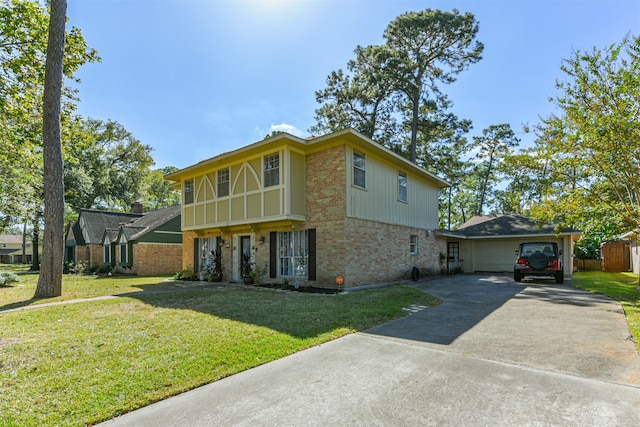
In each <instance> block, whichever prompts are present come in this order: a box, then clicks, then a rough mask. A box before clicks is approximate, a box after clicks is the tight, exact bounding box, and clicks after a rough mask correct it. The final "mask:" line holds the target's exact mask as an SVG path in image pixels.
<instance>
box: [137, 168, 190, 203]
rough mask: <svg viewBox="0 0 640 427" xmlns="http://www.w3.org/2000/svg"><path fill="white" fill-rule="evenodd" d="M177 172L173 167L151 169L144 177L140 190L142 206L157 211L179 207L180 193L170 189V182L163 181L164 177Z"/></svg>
mask: <svg viewBox="0 0 640 427" xmlns="http://www.w3.org/2000/svg"><path fill="white" fill-rule="evenodd" d="M177 170H178V168H176V167H175V166H167V167H165V168H162V169H153V170H151V171H150V172H149V173H148V174H147V175H146V176H145V177H144V180H143V183H142V188H141V192H142V205H143V206H145V207H146V208H147V209H149V210H157V209H162V208H168V207H170V206H175V205H179V204H180V203H181V202H182V199H181V198H180V196H181V193H180V191H178V190H174V189H173V188H171V182H170V181H168V180H166V179H164V176H165V175H168V174H170V173H173V172H175V171H177Z"/></svg>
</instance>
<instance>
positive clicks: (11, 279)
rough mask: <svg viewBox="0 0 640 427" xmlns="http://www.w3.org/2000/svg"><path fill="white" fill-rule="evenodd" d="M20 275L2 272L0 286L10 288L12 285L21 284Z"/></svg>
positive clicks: (0, 273)
mask: <svg viewBox="0 0 640 427" xmlns="http://www.w3.org/2000/svg"><path fill="white" fill-rule="evenodd" d="M19 281H20V279H19V278H18V275H17V274H15V273H11V272H6V271H0V286H9V285H11V284H12V283H17V282H19Z"/></svg>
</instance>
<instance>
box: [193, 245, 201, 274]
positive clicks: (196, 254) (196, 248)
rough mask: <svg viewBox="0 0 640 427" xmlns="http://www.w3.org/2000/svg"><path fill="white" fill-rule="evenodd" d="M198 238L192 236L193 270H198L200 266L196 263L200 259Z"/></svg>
mask: <svg viewBox="0 0 640 427" xmlns="http://www.w3.org/2000/svg"><path fill="white" fill-rule="evenodd" d="M199 240H200V239H199V238H197V237H194V238H193V264H192V265H193V271H200V266H199V265H198V261H200V256H199V254H200V242H199Z"/></svg>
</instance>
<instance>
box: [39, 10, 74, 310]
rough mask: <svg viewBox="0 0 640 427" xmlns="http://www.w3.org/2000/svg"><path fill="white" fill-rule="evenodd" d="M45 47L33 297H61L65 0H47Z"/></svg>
mask: <svg viewBox="0 0 640 427" xmlns="http://www.w3.org/2000/svg"><path fill="white" fill-rule="evenodd" d="M50 5H51V15H50V17H49V44H48V46H47V61H46V66H45V78H44V80H45V81H44V106H43V123H42V142H43V154H44V233H43V248H42V264H41V269H40V277H39V278H38V286H37V288H36V292H35V295H34V298H48V297H55V296H59V295H61V294H62V265H63V257H64V181H63V169H64V164H63V161H62V135H61V129H60V108H61V105H60V104H61V97H62V78H63V60H64V38H65V24H66V20H67V0H50Z"/></svg>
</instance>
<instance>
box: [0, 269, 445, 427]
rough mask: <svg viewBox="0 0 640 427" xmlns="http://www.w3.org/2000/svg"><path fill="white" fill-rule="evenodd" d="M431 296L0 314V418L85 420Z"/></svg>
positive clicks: (184, 302)
mask: <svg viewBox="0 0 640 427" xmlns="http://www.w3.org/2000/svg"><path fill="white" fill-rule="evenodd" d="M147 279H148V278H147ZM65 280H66V277H65ZM95 280H96V281H95V282H92V283H97V280H99V279H95ZM112 283H115V282H112ZM127 283H128V282H127ZM82 286H89V285H82ZM127 286H132V287H135V285H131V284H130V283H128V284H127ZM65 287H67V283H66V281H65V283H64V284H63V292H65V290H64V289H65ZM68 287H70V286H68ZM113 289H118V290H119V289H120V288H113ZM5 290H6V288H0V306H1V305H3V301H4V300H3V299H2V296H3V292H4V291H5ZM79 294H82V292H79ZM85 296H86V295H85ZM437 303H438V301H437V300H436V299H435V298H433V297H431V296H429V295H427V294H425V293H423V292H420V291H418V290H416V289H414V288H412V287H409V286H393V287H387V288H380V289H371V290H367V291H360V292H353V293H348V294H339V295H318V294H304V293H292V292H277V291H273V290H267V289H260V288H255V287H246V288H240V289H237V288H236V289H232V288H230V289H224V290H214V289H197V290H194V289H192V290H181V291H177V292H170V293H137V294H131V295H130V296H127V297H122V298H117V299H111V300H99V301H90V302H82V303H75V304H67V305H57V306H50V307H40V308H38V309H33V310H22V311H16V312H5V313H0V324H1V325H2V327H1V328H0V425H3V426H4V425H7V426H23V425H39V426H66V425H76V426H77V425H84V424H93V423H96V422H99V421H102V420H106V419H109V418H112V417H114V416H117V415H119V414H122V413H125V412H128V411H131V410H134V409H136V408H139V407H142V406H145V405H148V404H150V403H152V402H154V401H158V400H161V399H164V398H166V397H169V396H172V395H175V394H178V393H181V392H183V391H186V390H189V389H192V388H194V387H198V386H200V385H203V384H207V383H210V382H212V381H216V380H218V379H221V378H224V377H226V376H229V375H233V374H235V373H237V372H240V371H243V370H246V369H250V368H252V367H255V366H257V365H260V364H263V363H267V362H270V361H272V360H275V359H278V358H281V357H284V356H286V355H289V354H292V353H295V352H297V351H300V350H302V349H305V348H309V347H311V346H315V345H318V344H321V343H324V342H327V341H330V340H333V339H335V338H338V337H341V336H344V335H347V334H350V333H353V332H355V331H358V330H363V329H367V328H369V327H372V326H374V325H377V324H380V323H383V322H386V321H389V320H391V319H394V318H397V317H401V316H404V315H405V314H406V312H405V311H403V310H402V308H403V307H407V306H408V305H410V304H420V305H435V304H437Z"/></svg>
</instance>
